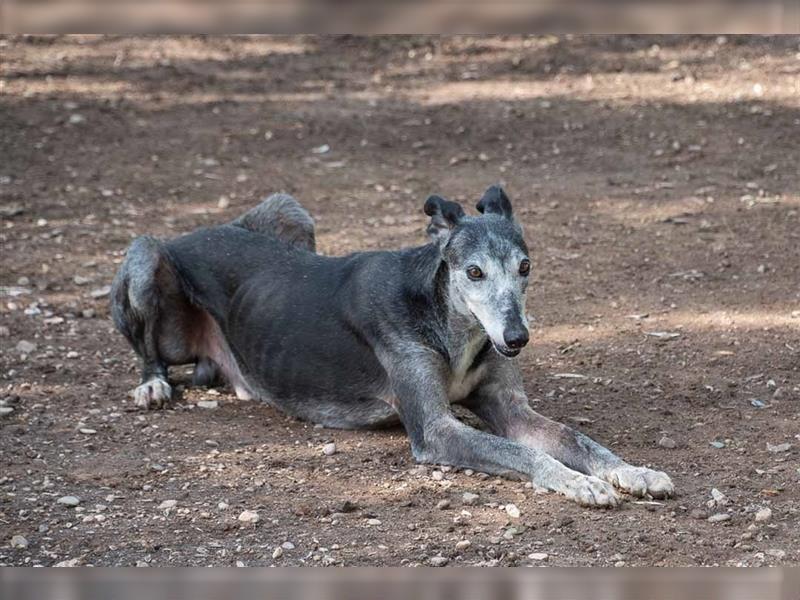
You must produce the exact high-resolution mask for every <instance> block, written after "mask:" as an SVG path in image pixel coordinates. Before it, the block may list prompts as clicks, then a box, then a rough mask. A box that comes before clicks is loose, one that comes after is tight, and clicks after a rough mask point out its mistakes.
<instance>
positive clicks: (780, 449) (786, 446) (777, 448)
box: [767, 442, 792, 453]
mask: <svg viewBox="0 0 800 600" xmlns="http://www.w3.org/2000/svg"><path fill="white" fill-rule="evenodd" d="M791 449H792V445H791V444H789V443H788V442H785V443H783V444H776V445H774V446H773V445H772V444H770V443H769V442H767V451H768V452H773V453H777V452H788V451H789V450H791Z"/></svg>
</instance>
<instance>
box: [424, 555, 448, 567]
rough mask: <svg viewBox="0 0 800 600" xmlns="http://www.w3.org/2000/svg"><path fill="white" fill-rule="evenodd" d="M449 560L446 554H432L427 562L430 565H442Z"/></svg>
mask: <svg viewBox="0 0 800 600" xmlns="http://www.w3.org/2000/svg"><path fill="white" fill-rule="evenodd" d="M449 562H450V559H449V558H447V557H446V556H432V557H431V558H429V559H428V564H429V565H430V566H432V567H443V566H445V565H446V564H447V563H449Z"/></svg>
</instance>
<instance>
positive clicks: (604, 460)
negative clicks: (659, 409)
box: [466, 383, 675, 498]
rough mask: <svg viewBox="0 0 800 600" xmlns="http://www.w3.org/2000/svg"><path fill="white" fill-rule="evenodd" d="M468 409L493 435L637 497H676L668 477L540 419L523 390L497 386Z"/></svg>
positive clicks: (479, 393)
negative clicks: (530, 449)
mask: <svg viewBox="0 0 800 600" xmlns="http://www.w3.org/2000/svg"><path fill="white" fill-rule="evenodd" d="M466 406H467V408H469V409H470V410H472V411H473V412H474V413H475V414H476V415H478V417H480V418H481V419H482V420H483V421H484V422H485V423H486V424H487V425H488V426H489V428H490V429H491V431H492V432H494V433H495V434H497V435H500V436H503V437H507V438H509V439H512V440H516V441H518V442H520V443H522V444H525V445H526V446H527V447H530V448H535V449H537V450H540V451H542V452H546V453H547V454H549V455H550V456H552V457H553V458H555V459H557V460H558V461H560V462H562V463H563V464H565V465H566V466H568V467H570V468H571V469H574V470H576V471H579V472H581V473H585V474H587V475H593V476H595V477H598V478H600V479H602V480H604V481H608V482H609V483H611V484H613V485H615V486H617V487H618V488H620V489H621V490H623V491H625V492H628V493H630V494H633V495H634V496H640V497H641V496H644V495H646V494H649V495H650V496H653V497H654V498H666V497H669V496H672V495H673V494H674V493H675V488H674V486H673V484H672V481H671V480H670V478H669V477H668V476H667V474H666V473H663V472H661V471H653V470H651V469H647V468H645V467H635V466H633V465H630V464H628V463H626V462H625V461H624V460H622V459H621V458H619V457H618V456H616V455H615V454H614V453H613V452H611V451H610V450H609V449H607V448H604V447H603V446H601V445H600V444H598V443H597V442H595V441H594V440H592V439H591V438H589V437H588V436H586V435H584V434H582V433H580V432H578V431H575V430H574V429H572V428H570V427H567V426H566V425H562V424H561V423H557V422H555V421H552V420H550V419H548V418H547V417H544V416H542V415H540V414H539V413H537V412H535V411H534V410H533V409H531V408H530V406H529V405H528V399H527V398H526V397H525V394H524V392H521V391H519V390H514V389H504V388H503V387H502V385H501V384H499V383H493V384H489V385H486V386H484V387H482V388H481V389H479V390H478V391H477V392H475V394H474V395H473V398H471V399H470V402H469V403H468V404H466Z"/></svg>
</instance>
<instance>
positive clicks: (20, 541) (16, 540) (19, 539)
mask: <svg viewBox="0 0 800 600" xmlns="http://www.w3.org/2000/svg"><path fill="white" fill-rule="evenodd" d="M11 547H12V548H19V549H25V548H27V547H28V540H26V539H25V537H24V536H21V535H14V536H12V537H11Z"/></svg>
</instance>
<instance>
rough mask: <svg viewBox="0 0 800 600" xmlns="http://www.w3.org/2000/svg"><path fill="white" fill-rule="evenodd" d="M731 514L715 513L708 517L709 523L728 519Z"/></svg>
mask: <svg viewBox="0 0 800 600" xmlns="http://www.w3.org/2000/svg"><path fill="white" fill-rule="evenodd" d="M730 520H731V516H730V515H729V514H728V513H716V514H714V515H711V516H710V517H708V522H709V523H722V522H723V521H730Z"/></svg>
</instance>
